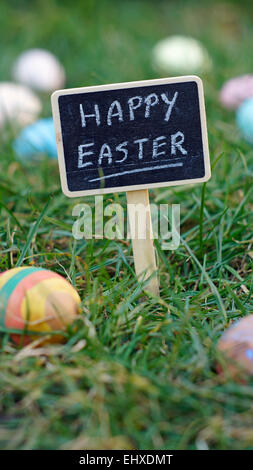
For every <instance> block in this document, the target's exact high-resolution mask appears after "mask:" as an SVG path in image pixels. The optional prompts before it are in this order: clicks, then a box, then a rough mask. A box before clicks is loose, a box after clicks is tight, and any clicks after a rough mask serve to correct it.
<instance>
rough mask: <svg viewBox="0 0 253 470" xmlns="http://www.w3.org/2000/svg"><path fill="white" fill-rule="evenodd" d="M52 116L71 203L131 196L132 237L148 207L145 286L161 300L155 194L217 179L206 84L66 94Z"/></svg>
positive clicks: (134, 85) (140, 247) (138, 253)
mask: <svg viewBox="0 0 253 470" xmlns="http://www.w3.org/2000/svg"><path fill="white" fill-rule="evenodd" d="M52 110H53V118H54V123H55V132H56V142H57V151H58V160H59V169H60V178H61V185H62V190H63V192H64V194H65V195H66V196H68V197H80V196H85V195H95V194H106V193H115V192H121V191H126V193H127V201H128V213H129V222H130V229H131V228H132V227H133V226H134V223H135V213H134V211H133V210H132V207H133V205H134V204H140V203H142V204H143V207H144V208H145V213H146V239H145V240H144V239H141V240H138V238H136V237H135V235H134V236H133V237H132V242H133V251H134V261H135V269H136V274H137V276H138V278H141V276H142V275H143V274H144V279H147V278H148V279H149V282H148V283H147V287H146V288H147V289H148V290H150V291H151V292H153V293H156V294H158V292H159V290H158V279H157V276H156V274H155V273H154V272H155V271H156V263H155V252H154V246H153V240H152V226H151V218H150V210H149V198H148V189H149V188H159V187H167V186H176V185H183V184H189V183H191V184H193V183H202V182H204V181H207V180H208V179H209V178H210V176H211V172H210V163H209V151H208V138H207V128H206V115H205V104H204V93H203V86H202V81H201V79H200V78H199V77H196V76H183V77H174V78H164V79H157V80H145V81H138V82H127V83H114V84H111V85H99V86H91V87H84V88H73V89H66V90H58V91H56V92H54V93H53V95H52Z"/></svg>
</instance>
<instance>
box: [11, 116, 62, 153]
mask: <svg viewBox="0 0 253 470" xmlns="http://www.w3.org/2000/svg"><path fill="white" fill-rule="evenodd" d="M13 149H14V151H15V152H16V154H17V156H18V157H19V158H20V159H22V160H26V159H38V158H40V157H41V156H42V155H48V156H49V157H50V158H52V159H55V158H57V148H56V137H55V130H54V123H53V119H52V118H45V119H39V120H38V121H36V122H35V123H33V124H31V125H30V126H27V127H25V128H24V129H22V131H21V132H20V134H19V135H18V137H17V138H16V139H15V140H14V143H13Z"/></svg>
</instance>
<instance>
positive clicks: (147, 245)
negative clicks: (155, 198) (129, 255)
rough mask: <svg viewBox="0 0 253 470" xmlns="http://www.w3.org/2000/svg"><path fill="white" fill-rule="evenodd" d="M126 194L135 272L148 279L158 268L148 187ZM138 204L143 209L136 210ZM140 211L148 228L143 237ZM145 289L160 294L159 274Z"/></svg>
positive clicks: (139, 277) (143, 278)
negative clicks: (139, 222) (140, 230)
mask: <svg viewBox="0 0 253 470" xmlns="http://www.w3.org/2000/svg"><path fill="white" fill-rule="evenodd" d="M126 195H127V206H128V218H129V227H130V233H131V238H132V246H133V255H134V266H135V272H136V276H137V278H138V279H139V280H145V279H148V278H149V277H150V276H151V275H152V274H153V273H154V272H155V271H156V270H157V267H156V260H155V249H154V243H153V239H152V222H151V214H150V205H149V194H148V189H141V190H137V191H127V193H126ZM138 204H141V205H142V207H143V210H141V209H140V210H139V211H138V210H135V208H136V205H138ZM139 208H141V206H139ZM136 209H137V208H136ZM138 212H139V215H140V216H141V217H142V222H144V223H145V227H146V230H145V231H144V230H143V233H142V235H143V234H144V236H143V237H142V238H141V239H139V238H138V231H139V228H141V227H139V226H138V218H137V217H136V214H138ZM142 228H143V227H142ZM145 232H146V233H145ZM145 290H147V291H149V292H151V293H153V294H155V295H159V282H158V277H157V274H155V275H154V274H153V276H152V278H151V279H150V280H149V282H148V283H147V284H146V286H145Z"/></svg>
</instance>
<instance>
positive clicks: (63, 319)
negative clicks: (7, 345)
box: [0, 267, 81, 345]
mask: <svg viewBox="0 0 253 470" xmlns="http://www.w3.org/2000/svg"><path fill="white" fill-rule="evenodd" d="M80 303H81V300H80V297H79V295H78V293H77V292H76V290H75V289H74V287H73V286H72V285H71V284H70V283H69V282H68V281H66V279H64V278H63V277H62V276H60V275H59V274H57V273H54V272H52V271H49V270H47V269H42V268H35V267H22V268H14V269H10V270H9V271H5V272H4V273H2V274H1V275H0V330H1V329H2V331H3V330H6V329H7V330H8V331H10V333H11V332H14V333H15V334H12V335H11V336H12V339H13V340H14V341H15V342H16V343H20V342H21V340H22V344H24V345H25V344H28V343H29V342H31V341H33V340H34V339H35V338H36V339H37V338H42V336H41V335H40V336H39V334H41V333H43V334H46V333H48V335H46V336H45V341H44V343H45V342H59V341H62V340H63V339H64V337H63V335H60V334H59V335H58V334H55V335H54V334H52V332H56V331H62V330H65V329H66V327H67V325H69V324H71V323H72V322H73V321H74V320H75V318H76V317H77V315H78V314H79V313H80ZM17 330H18V332H19V331H20V334H18V332H17ZM32 333H34V334H32ZM50 333H51V334H50ZM40 344H41V343H40Z"/></svg>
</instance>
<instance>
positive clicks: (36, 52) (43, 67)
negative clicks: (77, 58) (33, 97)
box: [13, 49, 65, 92]
mask: <svg viewBox="0 0 253 470" xmlns="http://www.w3.org/2000/svg"><path fill="white" fill-rule="evenodd" d="M13 79H14V80H15V81H17V82H20V83H23V84H25V85H27V86H30V87H31V88H34V89H35V90H38V91H42V92H52V91H54V90H57V89H59V88H62V87H63V86H64V83H65V72H64V69H63V66H62V65H61V64H60V62H59V60H58V59H57V58H56V57H55V56H54V55H53V54H52V53H51V52H49V51H47V50H44V49H29V50H27V51H25V52H23V53H22V54H21V55H20V56H19V57H18V58H17V60H16V62H15V63H14V66H13Z"/></svg>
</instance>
